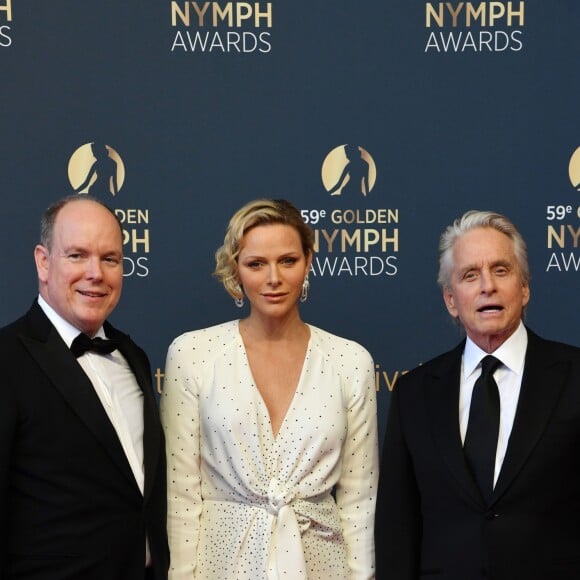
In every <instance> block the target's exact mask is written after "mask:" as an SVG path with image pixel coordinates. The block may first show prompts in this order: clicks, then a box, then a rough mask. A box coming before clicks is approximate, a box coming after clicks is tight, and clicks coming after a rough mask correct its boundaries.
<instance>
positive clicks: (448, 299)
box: [443, 288, 458, 318]
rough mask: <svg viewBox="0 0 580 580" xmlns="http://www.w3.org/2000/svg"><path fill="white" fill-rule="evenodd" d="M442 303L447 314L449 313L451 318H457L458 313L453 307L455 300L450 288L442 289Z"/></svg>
mask: <svg viewBox="0 0 580 580" xmlns="http://www.w3.org/2000/svg"><path fill="white" fill-rule="evenodd" d="M443 301H444V302H445V306H446V307H447V312H449V314H451V316H453V318H457V316H458V313H457V308H456V307H455V298H454V296H453V291H452V290H451V289H450V288H444V289H443Z"/></svg>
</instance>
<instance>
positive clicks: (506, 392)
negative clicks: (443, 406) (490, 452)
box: [459, 321, 528, 486]
mask: <svg viewBox="0 0 580 580" xmlns="http://www.w3.org/2000/svg"><path fill="white" fill-rule="evenodd" d="M527 346H528V333H527V331H526V328H525V326H524V324H523V323H522V322H521V321H520V325H519V326H518V329H517V330H516V331H515V332H514V333H513V334H512V335H511V336H510V337H509V338H508V339H507V340H506V341H505V342H504V343H503V344H502V345H501V346H500V347H499V348H498V349H496V350H495V351H494V352H492V353H487V352H485V351H483V350H482V349H481V348H479V347H478V346H477V345H476V344H475V343H474V342H472V341H471V340H470V339H469V337H468V338H467V341H466V343H465V350H464V351H463V358H462V362H461V384H460V389H459V430H460V432H461V441H462V443H463V442H465V433H466V432H467V422H468V419H469V409H470V406H471V394H472V392H473V387H474V385H475V381H476V380H477V379H478V378H479V375H480V374H481V361H482V359H483V358H484V357H485V356H487V355H488V354H492V355H493V356H494V357H496V358H497V359H499V360H500V361H501V363H502V364H501V365H500V366H499V367H498V369H497V370H496V371H495V373H494V374H493V377H494V379H495V382H496V383H497V387H498V390H499V400H500V421H499V435H498V441H497V451H496V456H495V470H494V478H493V484H494V486H495V484H496V482H497V478H498V476H499V472H500V470H501V466H502V465H503V460H504V457H505V454H506V451H507V446H508V442H509V438H510V434H511V431H512V427H513V424H514V418H515V415H516V409H517V406H518V399H519V396H520V389H521V386H522V377H523V374H524V361H525V358H526V348H527Z"/></svg>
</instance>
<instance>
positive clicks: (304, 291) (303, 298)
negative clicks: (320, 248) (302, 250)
mask: <svg viewBox="0 0 580 580" xmlns="http://www.w3.org/2000/svg"><path fill="white" fill-rule="evenodd" d="M308 290H310V280H309V279H308V274H306V278H304V282H302V292H300V302H306V300H307V299H308Z"/></svg>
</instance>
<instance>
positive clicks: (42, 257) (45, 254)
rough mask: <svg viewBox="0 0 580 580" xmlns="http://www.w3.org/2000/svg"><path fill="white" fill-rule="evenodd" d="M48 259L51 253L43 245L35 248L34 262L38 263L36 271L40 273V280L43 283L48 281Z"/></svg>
mask: <svg viewBox="0 0 580 580" xmlns="http://www.w3.org/2000/svg"><path fill="white" fill-rule="evenodd" d="M48 258H49V251H48V249H47V248H45V247H44V246H43V245H41V244H38V245H37V246H36V247H35V248H34V262H35V263H36V271H37V272H38V279H39V280H40V281H41V282H46V280H47V279H48Z"/></svg>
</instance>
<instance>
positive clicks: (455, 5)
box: [425, 0, 526, 54]
mask: <svg viewBox="0 0 580 580" xmlns="http://www.w3.org/2000/svg"><path fill="white" fill-rule="evenodd" d="M525 8H526V3H525V2H524V1H523V0H521V1H514V2H511V1H510V2H505V1H504V2H489V1H488V2H426V3H425V28H426V30H427V40H426V42H425V52H428V53H435V54H444V53H469V54H473V53H490V52H494V53H503V52H519V51H521V50H522V49H523V47H524V42H523V28H524V24H525Z"/></svg>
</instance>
